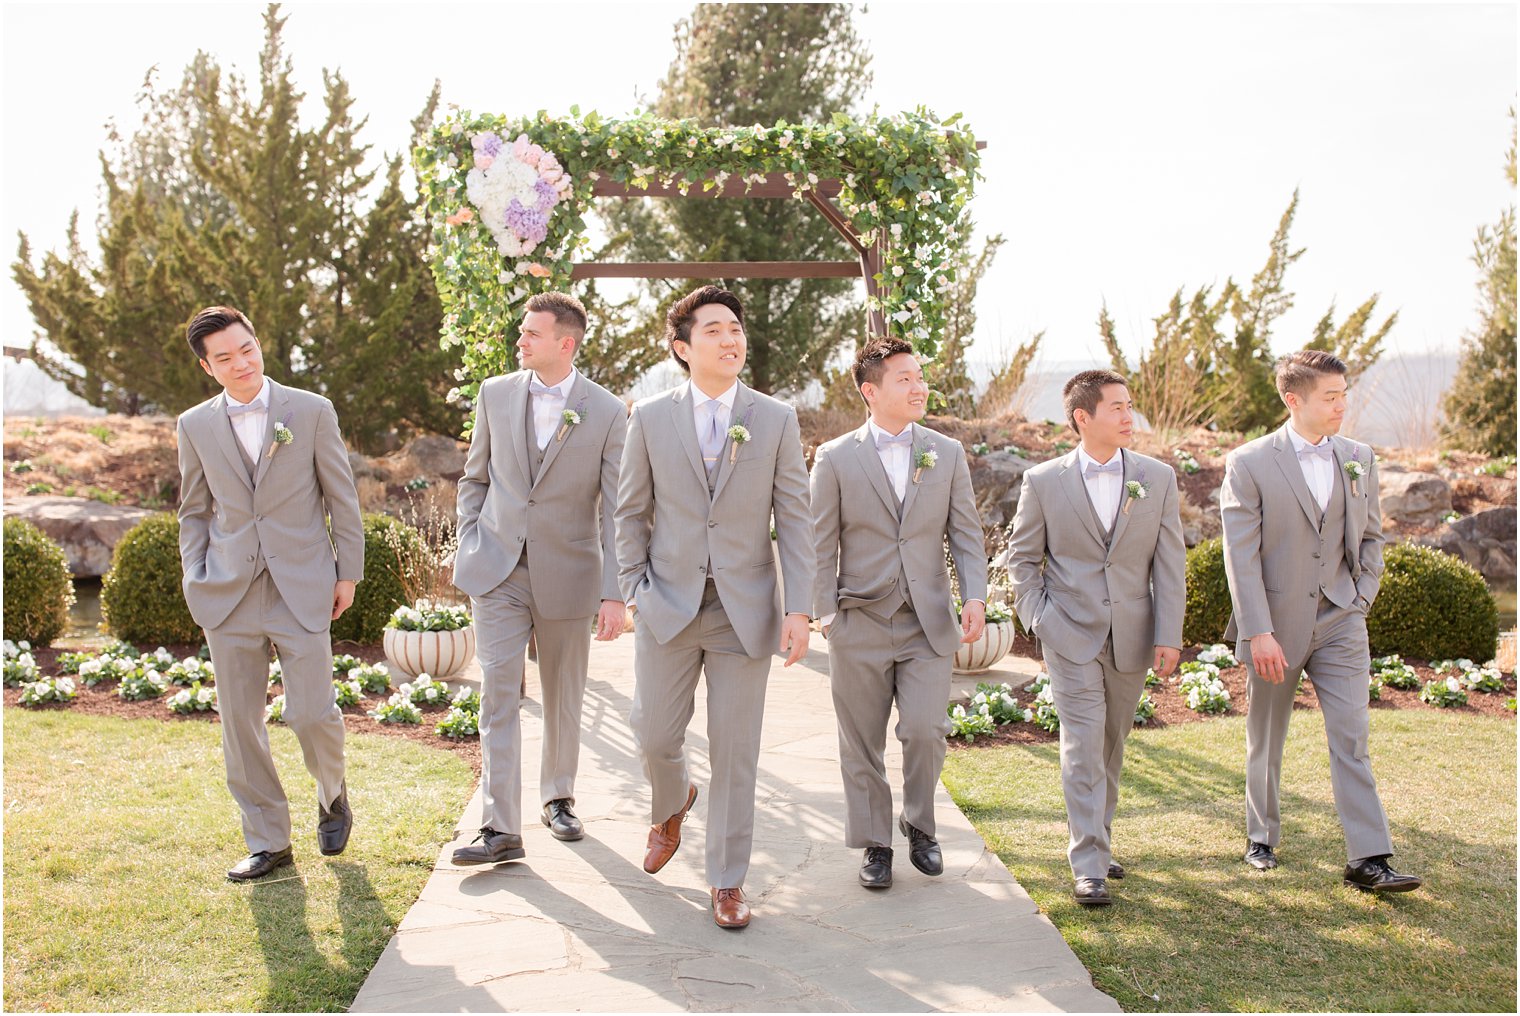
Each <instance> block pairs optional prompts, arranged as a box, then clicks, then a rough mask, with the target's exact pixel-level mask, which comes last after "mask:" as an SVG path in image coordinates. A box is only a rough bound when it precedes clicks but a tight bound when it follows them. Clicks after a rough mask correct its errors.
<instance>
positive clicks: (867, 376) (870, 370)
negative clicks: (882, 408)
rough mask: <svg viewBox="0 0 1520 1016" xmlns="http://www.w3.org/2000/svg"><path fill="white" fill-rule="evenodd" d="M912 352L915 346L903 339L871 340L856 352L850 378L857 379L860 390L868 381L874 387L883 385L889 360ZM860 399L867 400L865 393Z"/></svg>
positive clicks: (856, 382)
mask: <svg viewBox="0 0 1520 1016" xmlns="http://www.w3.org/2000/svg"><path fill="white" fill-rule="evenodd" d="M912 352H913V344H912V343H911V342H907V341H905V340H903V339H893V338H876V339H871V340H870V341H868V342H867V343H866V344H865V345H864V346H861V347H860V349H859V350H857V351H856V353H855V362H854V363H853V364H851V366H850V376H851V377H853V378H854V379H855V387H856V388H859V387H860V386H861V385H863V384H865V383H866V382H867V381H869V382H871V383H872V384H873V385H879V384H881V379H882V376H883V375H885V374H886V372H887V358H888V357H892V356H896V355H897V354H898V353H912ZM915 359H916V357H915ZM860 397H861V398H862V399H863V398H865V393H864V392H861V395H860ZM867 404H868V405H869V403H867Z"/></svg>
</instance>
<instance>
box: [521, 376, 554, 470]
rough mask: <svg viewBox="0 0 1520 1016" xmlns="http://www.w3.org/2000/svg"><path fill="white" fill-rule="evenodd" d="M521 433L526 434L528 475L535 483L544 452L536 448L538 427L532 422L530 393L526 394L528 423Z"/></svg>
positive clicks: (545, 446) (551, 439)
mask: <svg viewBox="0 0 1520 1016" xmlns="http://www.w3.org/2000/svg"><path fill="white" fill-rule="evenodd" d="M523 434H524V435H526V438H527V442H528V447H527V449H526V451H527V453H528V477H529V479H531V480H532V481H533V482H534V483H537V482H538V471H539V470H540V469H541V468H543V464H544V453H543V452H542V451H539V448H538V428H537V427H535V426H534V424H533V396H532V395H529V396H528V423H527V426H525V427H524V428H523ZM549 440H550V441H553V440H554V438H553V436H552V435H551V436H550V438H549ZM548 447H549V446H548V445H547V444H545V445H544V449H545V450H547V449H548Z"/></svg>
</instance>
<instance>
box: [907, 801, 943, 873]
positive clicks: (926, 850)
mask: <svg viewBox="0 0 1520 1016" xmlns="http://www.w3.org/2000/svg"><path fill="white" fill-rule="evenodd" d="M897 828H898V829H900V830H902V834H903V835H904V836H906V837H907V838H908V860H910V861H912V862H913V867H915V868H917V869H918V870H919V871H921V872H923V873H924V874H925V875H939V874H942V873H943V872H944V870H945V859H944V857H942V856H941V855H940V852H939V840H936V839H935V838H934V837H933V836H930V835H929V834H928V833H926V832H924V831H923V830H922V829H917V828H915V827H913V826H911V825H909V824H908V817H907V816H906V815H899V816H898V817H897Z"/></svg>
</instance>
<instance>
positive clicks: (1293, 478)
mask: <svg viewBox="0 0 1520 1016" xmlns="http://www.w3.org/2000/svg"><path fill="white" fill-rule="evenodd" d="M1273 442H1274V443H1275V444H1276V445H1277V468H1279V469H1281V470H1282V472H1283V475H1284V476H1286V477H1287V478H1288V486H1289V488H1291V489H1292V491H1293V496H1294V497H1296V498H1298V505H1299V507H1300V508H1302V509H1303V510H1304V517H1305V518H1306V519H1308V520H1309V525H1310V526H1311V527H1312V528H1314V529H1316V530H1317V529H1319V505H1317V504H1315V502H1314V495H1313V494H1311V493H1309V485H1308V484H1307V483H1305V482H1304V469H1303V467H1302V466H1300V465H1299V464H1298V454H1297V453H1296V452H1294V450H1293V439H1292V438H1290V437H1289V436H1288V425H1287V424H1283V425H1282V429H1280V430H1279V431H1278V432H1277V435H1276V437H1274V438H1273Z"/></svg>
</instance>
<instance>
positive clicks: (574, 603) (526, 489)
mask: <svg viewBox="0 0 1520 1016" xmlns="http://www.w3.org/2000/svg"><path fill="white" fill-rule="evenodd" d="M532 380H533V372H532V371H529V370H520V371H517V372H516V373H513V374H508V375H505V376H503V377H493V378H490V379H489V380H487V381H486V382H485V383H484V384H482V385H481V386H480V395H479V398H478V399H477V400H476V406H475V429H474V431H473V432H472V433H471V435H470V454H469V457H468V458H467V459H466V460H465V465H464V476H463V477H461V478H460V480H459V551H458V553H457V554H456V555H455V557H454V584H455V585H456V586H458V587H459V588H460V589H462V590H464V591H465V592H466V593H468V594H470V595H471V596H483V595H485V594H486V593H488V592H490V591H491V590H492V589H495V588H496V587H497V586H498V585H500V584H501V582H502V581H503V580H504V579H505V578H506V577H507V576H508V575H510V574H512V569H513V568H515V567H517V562H518V560H519V559H520V558H521V557H522V555H523V554H527V556H528V574H529V575H530V576H531V577H533V578H534V579H535V581H534V582H533V602H534V605H535V606H536V607H537V608H538V611H539V613H541V614H542V615H543V616H545V617H547V618H552V619H555V620H568V619H571V618H577V617H589V616H591V615H592V614H595V613H596V612H597V608H598V607H600V606H601V601H602V600H616V599H619V593H618V582H617V555H616V552H615V551H614V548H613V523H612V511H613V507H614V505H615V504H616V503H617V482H618V464H619V462H620V461H621V459H622V456H623V437H624V435H625V433H626V432H627V429H628V410H627V409H626V408H625V407H624V406H623V400H622V399H620V398H618V397H617V396H616V395H613V394H612V393H611V392H609V391H608V390H607V389H605V388H603V387H602V386H601V385H599V384H597V383H596V382H594V381H592V380H591V379H589V378H587V377H586V376H585V375H582V374H577V375H576V377H575V381H574V383H573V384H572V385H571V386H570V391H569V393H568V396H567V398H566V399H565V409H566V410H574V411H575V412H578V413H580V416H581V422H580V423H578V424H575V425H574V426H572V427H570V428H569V429H568V430H566V431H565V432H564V438H563V440H562V439H561V438H560V431H561V430H562V429H563V428H562V427H558V426H557V427H556V428H555V432H554V433H553V434H551V435H549V444H548V446H547V447H545V448H544V461H543V463H542V465H540V467H539V470H538V478H537V479H536V480H535V479H533V478H532V476H531V469H530V467H529V464H528V436H527V429H528V428H527V420H528V401H529V395H528V384H529V382H530V381H532ZM535 450H536V449H535ZM540 579H541V581H539V580H540Z"/></svg>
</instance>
